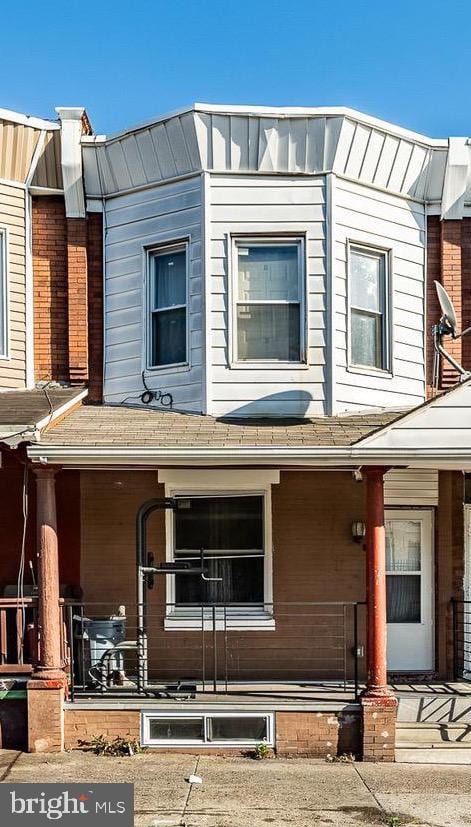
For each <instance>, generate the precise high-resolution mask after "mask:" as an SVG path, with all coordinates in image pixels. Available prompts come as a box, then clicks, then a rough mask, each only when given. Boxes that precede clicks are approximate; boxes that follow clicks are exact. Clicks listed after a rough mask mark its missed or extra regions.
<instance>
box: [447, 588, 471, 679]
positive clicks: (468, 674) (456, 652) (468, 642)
mask: <svg viewBox="0 0 471 827" xmlns="http://www.w3.org/2000/svg"><path fill="white" fill-rule="evenodd" d="M451 617H452V634H453V674H454V678H455V680H465V681H471V600H455V599H454V598H453V599H452V601H451Z"/></svg>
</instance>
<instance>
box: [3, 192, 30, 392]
mask: <svg viewBox="0 0 471 827" xmlns="http://www.w3.org/2000/svg"><path fill="white" fill-rule="evenodd" d="M0 228H1V229H4V230H6V236H7V244H6V274H7V290H8V309H7V323H8V358H0V389H2V390H5V389H15V388H24V387H25V382H26V315H25V314H26V310H25V305H26V275H25V193H24V190H23V189H20V188H19V187H13V186H9V185H6V184H0Z"/></svg>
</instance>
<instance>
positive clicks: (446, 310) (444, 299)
mask: <svg viewBox="0 0 471 827" xmlns="http://www.w3.org/2000/svg"><path fill="white" fill-rule="evenodd" d="M435 289H436V291H437V296H438V301H439V302H440V307H441V311H442V323H443V322H445V324H446V325H447V327H449V331H445V330H443V332H444V333H445V332H449V333H451V335H452V336H453V338H455V336H456V328H457V327H458V321H457V318H456V313H455V308H454V307H453V302H452V300H451V299H450V297H449V295H448V293H447V292H446V290H445V288H444V287H443V285H441V284H440V282H438V281H436V282H435Z"/></svg>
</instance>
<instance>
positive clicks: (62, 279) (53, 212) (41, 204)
mask: <svg viewBox="0 0 471 827" xmlns="http://www.w3.org/2000/svg"><path fill="white" fill-rule="evenodd" d="M32 247H33V277H34V372H35V379H36V381H40V380H42V379H55V380H57V381H66V380H67V379H68V378H69V351H68V336H67V319H68V304H67V231H66V218H65V209H64V200H63V198H61V197H59V196H57V197H55V196H47V197H46V196H41V198H33V210H32Z"/></svg>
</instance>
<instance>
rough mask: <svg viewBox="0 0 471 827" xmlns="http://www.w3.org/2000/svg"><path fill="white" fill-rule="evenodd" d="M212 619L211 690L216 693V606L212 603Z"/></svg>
mask: <svg viewBox="0 0 471 827" xmlns="http://www.w3.org/2000/svg"><path fill="white" fill-rule="evenodd" d="M211 608H212V619H213V692H214V693H216V692H217V691H218V678H217V663H218V655H217V648H216V647H217V632H216V606H215V604H214V603H213V605H212V607H211Z"/></svg>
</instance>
